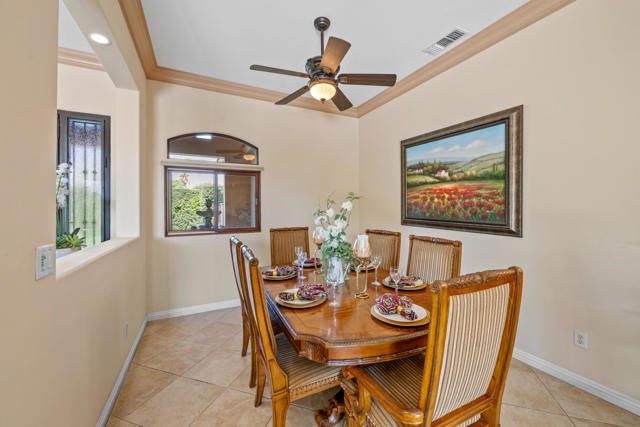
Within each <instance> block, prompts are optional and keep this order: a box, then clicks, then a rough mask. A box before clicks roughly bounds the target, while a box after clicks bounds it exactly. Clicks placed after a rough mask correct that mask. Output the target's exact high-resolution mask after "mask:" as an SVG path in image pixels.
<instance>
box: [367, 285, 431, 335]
mask: <svg viewBox="0 0 640 427" xmlns="http://www.w3.org/2000/svg"><path fill="white" fill-rule="evenodd" d="M371 315H372V316H373V317H375V318H376V319H378V320H380V321H382V322H384V323H388V324H390V325H394V326H406V327H416V326H422V325H426V324H427V323H429V320H430V318H431V316H430V313H429V311H428V310H427V309H425V308H424V307H422V306H420V305H417V304H414V303H413V300H412V299H411V298H409V297H406V296H398V295H394V294H390V293H388V294H383V295H381V296H379V297H378V298H376V303H375V304H374V305H372V306H371Z"/></svg>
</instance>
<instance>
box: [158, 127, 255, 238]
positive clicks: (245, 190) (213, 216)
mask: <svg viewBox="0 0 640 427" xmlns="http://www.w3.org/2000/svg"><path fill="white" fill-rule="evenodd" d="M167 145H168V146H167V157H168V158H169V160H171V162H170V164H169V165H167V166H166V167H165V179H166V225H165V235H166V236H180V235H182V236H184V235H194V234H218V233H241V232H256V231H260V172H259V171H258V170H255V169H256V167H255V166H249V165H258V148H257V147H255V146H254V145H252V144H249V143H248V142H246V141H243V140H241V139H238V138H235V137H233V136H229V135H221V134H217V133H191V134H187V135H180V136H176V137H173V138H169V140H168V141H167ZM221 163H223V165H221ZM225 165H227V166H225ZM241 165H246V166H245V167H242V166H241Z"/></svg>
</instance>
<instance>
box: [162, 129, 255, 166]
mask: <svg viewBox="0 0 640 427" xmlns="http://www.w3.org/2000/svg"><path fill="white" fill-rule="evenodd" d="M168 144H169V147H168V153H169V158H170V159H178V160H199V161H206V162H213V163H236V164H245V165H257V164H258V149H257V148H256V147H255V146H253V145H251V144H249V143H248V142H245V141H243V140H241V139H238V138H234V137H233V136H229V135H222V134H218V133H191V134H187V135H181V136H176V137H174V138H171V139H169V142H168Z"/></svg>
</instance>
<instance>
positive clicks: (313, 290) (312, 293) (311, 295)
mask: <svg viewBox="0 0 640 427" xmlns="http://www.w3.org/2000/svg"><path fill="white" fill-rule="evenodd" d="M326 296H327V291H326V290H325V288H324V286H322V285H312V284H307V285H302V286H300V287H299V288H298V291H297V292H280V293H279V294H278V297H280V299H281V300H283V301H294V300H296V299H298V300H305V301H315V300H317V299H318V298H322V297H326Z"/></svg>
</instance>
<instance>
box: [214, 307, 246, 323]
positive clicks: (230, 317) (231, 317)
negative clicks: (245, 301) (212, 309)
mask: <svg viewBox="0 0 640 427" xmlns="http://www.w3.org/2000/svg"><path fill="white" fill-rule="evenodd" d="M218 320H219V321H220V322H225V323H230V324H232V325H234V324H240V325H242V310H241V309H240V307H235V308H231V309H228V310H227V311H226V312H225V313H224V314H223V315H222V316H220V318H219V319H218Z"/></svg>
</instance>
